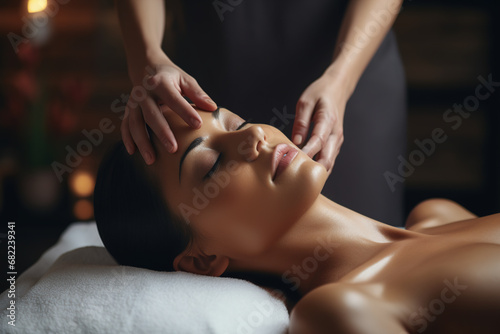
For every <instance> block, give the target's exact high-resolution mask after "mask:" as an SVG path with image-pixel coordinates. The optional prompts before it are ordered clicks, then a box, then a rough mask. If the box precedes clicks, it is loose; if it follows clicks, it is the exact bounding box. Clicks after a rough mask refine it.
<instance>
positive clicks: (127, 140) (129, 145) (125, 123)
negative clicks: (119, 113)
mask: <svg viewBox="0 0 500 334" xmlns="http://www.w3.org/2000/svg"><path fill="white" fill-rule="evenodd" d="M129 115H130V110H129V108H128V107H127V106H126V107H125V115H124V116H123V120H122V124H121V125H120V132H121V134H122V140H123V144H124V145H125V148H126V149H127V152H128V154H133V153H134V152H135V144H134V140H133V139H132V135H131V134H130V129H129Z"/></svg>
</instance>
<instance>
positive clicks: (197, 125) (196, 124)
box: [191, 117, 201, 128]
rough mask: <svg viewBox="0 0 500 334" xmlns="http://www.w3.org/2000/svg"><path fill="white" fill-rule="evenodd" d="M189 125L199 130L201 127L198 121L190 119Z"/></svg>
mask: <svg viewBox="0 0 500 334" xmlns="http://www.w3.org/2000/svg"><path fill="white" fill-rule="evenodd" d="M191 125H192V126H193V127H195V128H199V127H200V125H201V122H200V121H199V120H198V119H196V118H194V117H191Z"/></svg>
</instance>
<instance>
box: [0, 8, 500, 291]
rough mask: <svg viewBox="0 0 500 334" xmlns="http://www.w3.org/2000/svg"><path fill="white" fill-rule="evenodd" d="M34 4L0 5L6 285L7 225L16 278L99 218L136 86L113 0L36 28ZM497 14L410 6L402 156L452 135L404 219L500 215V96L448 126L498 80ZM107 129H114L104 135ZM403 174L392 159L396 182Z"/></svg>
mask: <svg viewBox="0 0 500 334" xmlns="http://www.w3.org/2000/svg"><path fill="white" fill-rule="evenodd" d="M37 2H38V1H27V0H25V1H11V0H4V1H2V4H1V5H0V34H1V35H2V39H1V44H0V64H1V65H0V246H1V249H2V255H1V256H2V259H4V260H0V261H1V262H0V263H2V264H1V265H0V268H4V269H5V270H3V271H2V274H0V277H4V275H6V274H5V273H6V272H7V271H8V269H7V254H6V245H7V234H6V233H7V224H8V222H9V221H14V222H15V231H16V270H17V272H18V276H19V274H21V273H22V271H24V270H25V269H26V268H27V267H29V266H30V265H31V264H33V263H34V262H35V261H36V260H37V259H38V258H39V257H40V255H41V254H42V253H43V252H44V251H45V250H46V249H47V248H49V247H50V246H51V245H52V244H54V243H55V242H56V241H57V239H58V237H59V235H60V234H61V232H62V231H63V230H64V229H65V228H66V227H67V226H68V225H69V224H70V223H72V222H74V221H87V220H92V219H93V208H92V191H93V186H94V179H95V174H96V171H97V167H98V163H99V161H100V158H101V156H102V154H103V153H104V152H105V151H106V149H107V147H108V145H109V144H110V143H112V142H114V141H116V140H118V139H119V138H120V131H119V125H120V119H119V116H120V115H121V112H122V111H123V106H124V102H123V100H124V99H123V97H124V95H126V94H128V93H129V92H130V88H131V85H130V82H129V79H128V75H127V71H126V60H125V54H124V50H123V46H122V41H121V35H120V30H119V27H118V21H117V18H116V14H115V12H114V9H113V3H112V1H102V0H101V1H98V0H87V1H77V0H73V1H69V2H67V3H66V4H60V5H59V6H58V8H57V10H55V9H54V8H53V13H52V14H53V15H45V17H47V18H48V20H46V21H43V20H41V21H38V22H36V21H30V18H31V17H32V15H33V14H30V13H28V10H27V9H28V5H30V6H34V8H33V9H34V10H36V5H37ZM51 2H52V3H54V2H55V1H49V3H51ZM499 14H500V6H499V4H498V2H497V1H493V0H492V1H478V0H475V1H472V0H468V1H460V0H458V1H457V0H455V1H444V0H441V1H438V0H434V1H429V0H412V1H405V3H404V5H403V9H402V11H401V13H400V15H399V17H398V19H397V21H396V23H395V26H394V30H395V32H396V35H397V37H398V42H399V46H400V51H401V54H402V58H403V62H404V64H405V69H406V74H407V82H408V104H409V106H408V107H409V121H408V154H407V155H406V156H405V158H407V159H408V158H409V155H410V154H411V152H413V151H415V150H419V148H418V146H416V144H415V143H414V141H415V140H417V139H418V140H424V139H426V138H431V133H432V131H433V130H434V129H436V128H442V129H443V130H444V131H445V133H446V135H447V136H448V138H447V140H446V141H445V142H444V143H442V144H438V145H436V149H435V152H434V153H433V154H430V156H429V157H427V156H426V157H425V161H423V163H422V164H421V165H420V166H417V167H416V168H415V170H414V171H413V172H412V173H411V175H410V176H409V177H408V178H407V179H406V181H405V182H404V184H398V185H396V187H398V186H399V187H400V186H404V187H405V189H406V200H405V206H406V207H405V209H406V212H409V210H411V208H412V207H413V206H414V205H415V204H417V203H418V202H419V201H421V200H423V199H426V198H429V197H446V198H450V199H453V200H455V201H457V202H459V203H460V204H462V205H464V206H465V207H467V208H469V209H470V210H471V211H473V212H475V213H476V214H478V215H487V214H491V213H495V212H498V211H499V208H500V154H499V153H500V135H499V128H500V119H499V118H500V116H499V111H500V93H498V92H492V94H491V96H489V97H488V98H486V99H484V100H481V101H480V103H479V106H473V107H470V108H472V109H474V110H473V111H471V112H470V116H469V117H468V118H463V119H461V124H460V126H457V129H456V130H453V129H451V128H450V123H446V122H444V120H443V116H444V115H445V113H446V111H447V110H448V109H450V108H453V105H454V104H464V103H471V101H472V102H473V101H474V100H473V99H471V98H470V97H471V96H472V97H474V96H475V94H476V92H475V90H476V87H477V86H478V85H479V84H480V83H481V81H480V80H481V79H479V77H480V76H481V77H482V78H484V79H485V80H487V79H488V76H490V75H491V76H492V79H493V81H496V82H498V81H500V68H499V62H498V60H499V59H500V43H499V42H500V37H499V36H500V24H499V22H498V20H499V18H500V17H499ZM167 33H168V32H167ZM24 37H28V38H30V39H31V40H32V42H31V43H23V42H22V38H24ZM496 90H500V87H497V88H496ZM481 92H482V93H486V92H487V91H485V90H484V88H483V90H482V91H481ZM476 109H477V110H476ZM103 120H104V122H109V124H108V125H107V126H106V129H110V128H112V130H111V131H108V132H107V133H105V132H103V131H101V130H100V128H102V127H103V124H102V122H103ZM110 124H111V125H110ZM451 124H455V123H451ZM457 124H458V123H457ZM113 127H114V128H113ZM85 131H88V132H85ZM78 150H79V151H80V153H82V154H78ZM75 151H76V152H77V153H72V152H75ZM398 165H399V161H398V159H397V157H394V172H395V171H396V170H397V167H398ZM54 168H56V171H55V169H54ZM4 282H6V281H5V279H2V284H3V285H1V286H0V288H1V290H4V289H5V288H6V287H7V285H6V283H5V284H4Z"/></svg>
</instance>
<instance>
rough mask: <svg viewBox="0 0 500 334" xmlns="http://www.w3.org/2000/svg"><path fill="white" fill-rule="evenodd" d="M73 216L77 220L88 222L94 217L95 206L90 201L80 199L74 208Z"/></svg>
mask: <svg viewBox="0 0 500 334" xmlns="http://www.w3.org/2000/svg"><path fill="white" fill-rule="evenodd" d="M73 214H74V215H75V217H76V219H80V220H88V219H90V218H92V216H93V215H94V206H93V205H92V203H90V201H89V200H88V199H80V200H78V201H76V203H75V206H74V207H73Z"/></svg>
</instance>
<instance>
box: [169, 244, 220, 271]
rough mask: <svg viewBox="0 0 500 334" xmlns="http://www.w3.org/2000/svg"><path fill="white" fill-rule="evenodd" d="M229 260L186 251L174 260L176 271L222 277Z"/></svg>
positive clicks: (197, 251) (199, 252)
mask: <svg viewBox="0 0 500 334" xmlns="http://www.w3.org/2000/svg"><path fill="white" fill-rule="evenodd" d="M228 265H229V258H228V257H227V256H223V255H206V254H203V253H202V252H201V251H199V250H196V251H194V252H193V250H191V251H190V252H189V253H188V252H186V251H184V252H182V253H181V254H179V255H177V256H176V258H175V259H174V263H173V266H174V269H175V270H176V271H186V272H190V273H193V274H199V275H206V276H220V275H222V274H223V273H224V271H226V269H227V267H228Z"/></svg>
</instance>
